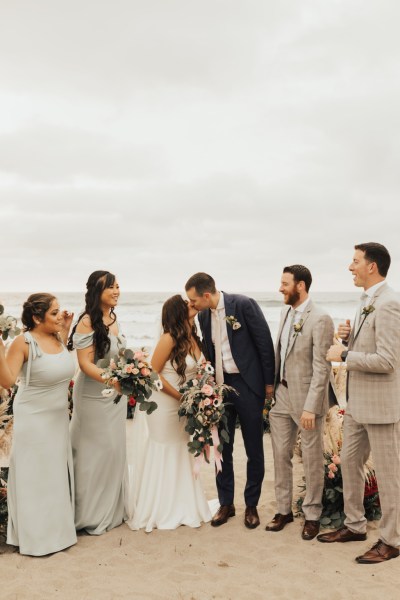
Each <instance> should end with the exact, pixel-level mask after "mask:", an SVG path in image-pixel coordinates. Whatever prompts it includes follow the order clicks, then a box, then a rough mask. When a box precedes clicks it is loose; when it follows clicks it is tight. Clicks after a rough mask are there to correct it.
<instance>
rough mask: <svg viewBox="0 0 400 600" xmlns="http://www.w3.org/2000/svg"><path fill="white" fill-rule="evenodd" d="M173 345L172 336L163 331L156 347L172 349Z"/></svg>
mask: <svg viewBox="0 0 400 600" xmlns="http://www.w3.org/2000/svg"><path fill="white" fill-rule="evenodd" d="M174 345H175V342H174V338H173V337H172V336H171V334H170V333H163V334H162V336H161V337H160V339H159V340H158V344H157V348H162V349H164V348H168V349H170V350H171V349H172V348H173V347H174Z"/></svg>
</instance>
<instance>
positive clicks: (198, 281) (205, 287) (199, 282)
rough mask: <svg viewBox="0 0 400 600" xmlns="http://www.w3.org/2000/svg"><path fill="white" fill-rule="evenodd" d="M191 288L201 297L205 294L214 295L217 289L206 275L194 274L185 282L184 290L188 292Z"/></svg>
mask: <svg viewBox="0 0 400 600" xmlns="http://www.w3.org/2000/svg"><path fill="white" fill-rule="evenodd" d="M191 288H194V289H195V290H196V294H198V295H199V296H202V295H203V294H205V293H206V292H209V293H210V294H215V292H216V291H217V288H216V287H215V281H214V279H213V278H212V277H211V275H207V273H195V274H194V275H192V276H191V277H190V278H189V279H188V280H187V282H186V285H185V290H186V291H188V290H190V289H191Z"/></svg>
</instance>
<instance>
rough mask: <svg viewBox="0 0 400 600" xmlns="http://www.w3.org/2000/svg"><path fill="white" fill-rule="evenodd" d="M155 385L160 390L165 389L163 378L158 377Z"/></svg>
mask: <svg viewBox="0 0 400 600" xmlns="http://www.w3.org/2000/svg"><path fill="white" fill-rule="evenodd" d="M154 385H155V386H156V388H157V389H158V390H162V389H163V384H162V381H161V379H156V380H155V382H154Z"/></svg>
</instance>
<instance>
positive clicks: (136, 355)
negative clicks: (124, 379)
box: [133, 350, 144, 360]
mask: <svg viewBox="0 0 400 600" xmlns="http://www.w3.org/2000/svg"><path fill="white" fill-rule="evenodd" d="M133 358H136V360H140V359H142V358H144V353H143V352H142V351H141V350H137V351H136V352H135V354H134V355H133Z"/></svg>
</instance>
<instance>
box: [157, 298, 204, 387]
mask: <svg viewBox="0 0 400 600" xmlns="http://www.w3.org/2000/svg"><path fill="white" fill-rule="evenodd" d="M161 322H162V327H163V331H164V333H169V334H170V336H171V337H172V339H173V340H174V347H173V348H172V352H171V356H170V360H171V363H172V365H173V367H174V369H175V371H176V372H177V373H178V375H179V376H180V382H181V383H183V382H184V381H185V371H186V356H187V355H188V354H191V353H192V344H191V337H193V338H194V339H195V340H196V342H197V344H198V346H199V348H200V349H201V348H202V343H201V340H200V338H199V336H198V335H197V330H196V325H195V323H193V327H192V328H191V327H190V322H189V315H188V303H187V301H185V300H184V299H183V298H182V296H180V295H179V294H176V295H175V296H172V297H171V298H168V300H166V302H164V305H163V308H162V313H161ZM193 358H195V357H193Z"/></svg>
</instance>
